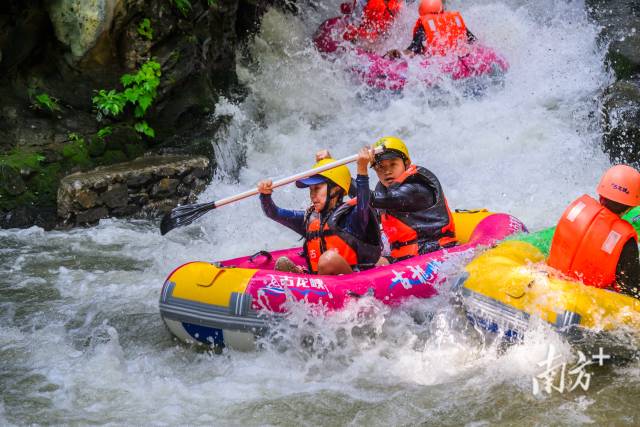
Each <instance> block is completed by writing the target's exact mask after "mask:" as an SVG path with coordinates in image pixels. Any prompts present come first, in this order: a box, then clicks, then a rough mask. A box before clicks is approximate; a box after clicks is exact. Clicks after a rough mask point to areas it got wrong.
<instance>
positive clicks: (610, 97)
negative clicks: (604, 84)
mask: <svg viewBox="0 0 640 427" xmlns="http://www.w3.org/2000/svg"><path fill="white" fill-rule="evenodd" d="M587 6H588V8H589V11H590V13H591V16H592V17H593V19H594V20H596V22H598V24H600V25H601V26H602V32H601V39H602V42H603V43H606V44H608V52H607V63H608V65H609V66H610V67H611V69H612V70H613V72H614V74H615V77H616V81H615V82H614V83H613V84H612V85H611V86H609V87H608V88H607V89H606V90H605V91H604V94H603V100H602V101H603V102H602V119H603V122H602V127H603V130H604V136H603V148H604V150H605V152H607V153H608V154H609V157H610V158H611V161H612V162H613V163H628V164H631V165H634V166H635V167H640V152H639V149H640V2H638V1H637V0H588V1H587Z"/></svg>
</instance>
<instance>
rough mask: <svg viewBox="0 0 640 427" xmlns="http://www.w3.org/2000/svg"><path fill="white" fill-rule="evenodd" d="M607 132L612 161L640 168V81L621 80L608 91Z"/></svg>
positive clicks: (605, 102) (606, 145)
mask: <svg viewBox="0 0 640 427" xmlns="http://www.w3.org/2000/svg"><path fill="white" fill-rule="evenodd" d="M603 130H604V137H603V144H604V150H605V152H607V153H608V154H609V157H610V158H611V161H612V162H613V163H628V164H632V165H634V166H636V167H640V78H632V79H625V80H619V81H617V82H616V83H614V84H613V85H611V86H610V87H609V88H607V90H606V91H605V94H604V99H603Z"/></svg>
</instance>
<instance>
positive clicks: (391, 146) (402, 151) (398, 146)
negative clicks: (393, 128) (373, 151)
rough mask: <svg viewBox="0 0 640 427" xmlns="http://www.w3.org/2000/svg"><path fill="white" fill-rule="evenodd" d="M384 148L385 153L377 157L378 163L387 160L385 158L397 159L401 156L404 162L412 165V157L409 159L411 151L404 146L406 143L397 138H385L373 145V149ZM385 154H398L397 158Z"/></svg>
mask: <svg viewBox="0 0 640 427" xmlns="http://www.w3.org/2000/svg"><path fill="white" fill-rule="evenodd" d="M377 147H384V151H383V152H382V153H380V154H378V155H376V161H380V160H385V158H391V157H397V155H398V154H399V155H400V156H401V157H402V159H403V160H406V161H408V162H409V163H411V157H409V150H407V146H406V145H404V142H402V140H401V139H400V138H396V137H395V136H385V137H382V138H380V139H379V140H377V141H376V142H375V144H373V148H377ZM385 153H386V154H387V155H388V154H396V155H395V156H385Z"/></svg>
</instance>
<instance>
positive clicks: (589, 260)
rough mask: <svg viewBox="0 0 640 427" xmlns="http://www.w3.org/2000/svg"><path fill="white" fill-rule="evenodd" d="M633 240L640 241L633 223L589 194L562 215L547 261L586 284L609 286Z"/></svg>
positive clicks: (601, 286) (570, 206) (571, 205)
mask: <svg viewBox="0 0 640 427" xmlns="http://www.w3.org/2000/svg"><path fill="white" fill-rule="evenodd" d="M629 239H634V240H635V241H636V242H637V241H638V235H637V233H636V231H635V229H634V228H633V226H632V225H631V224H629V223H628V222H627V221H625V220H623V219H621V218H620V217H619V216H618V215H616V214H614V213H613V212H611V211H610V210H609V209H607V208H605V207H604V206H602V205H601V204H600V203H598V201H596V200H595V199H593V198H592V197H589V196H588V195H586V194H585V195H583V196H581V197H580V198H578V199H577V200H576V201H574V202H573V203H572V204H570V205H569V207H568V208H567V209H566V210H565V211H564V213H563V214H562V218H560V221H559V222H558V226H557V227H556V231H555V233H554V234H553V240H552V242H551V251H550V253H549V259H548V260H547V264H548V265H549V266H550V267H553V268H555V269H556V270H559V271H561V272H562V273H564V274H565V275H567V276H569V277H571V278H574V279H578V280H580V281H582V283H584V284H585V285H588V286H595V287H597V288H606V287H608V286H610V285H612V284H613V283H614V282H615V280H616V268H617V265H618V261H619V260H620V254H621V253H622V248H623V247H624V245H625V243H627V242H628V241H629Z"/></svg>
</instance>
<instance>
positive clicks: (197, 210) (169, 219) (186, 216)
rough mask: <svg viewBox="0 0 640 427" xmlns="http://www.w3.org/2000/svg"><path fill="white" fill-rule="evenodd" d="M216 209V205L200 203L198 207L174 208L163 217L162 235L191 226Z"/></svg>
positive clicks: (161, 224)
mask: <svg viewBox="0 0 640 427" xmlns="http://www.w3.org/2000/svg"><path fill="white" fill-rule="evenodd" d="M215 208H216V204H215V203H199V204H196V205H184V206H178V207H176V208H173V209H172V210H171V212H169V213H168V214H166V215H165V216H163V217H162V221H160V234H162V235H163V236H164V235H165V234H167V233H168V232H170V231H171V230H173V229H174V228H178V227H182V226H183V225H189V224H191V223H192V222H193V221H195V220H196V219H198V218H200V217H201V216H202V215H204V214H206V213H207V212H209V211H210V210H212V209H215Z"/></svg>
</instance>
